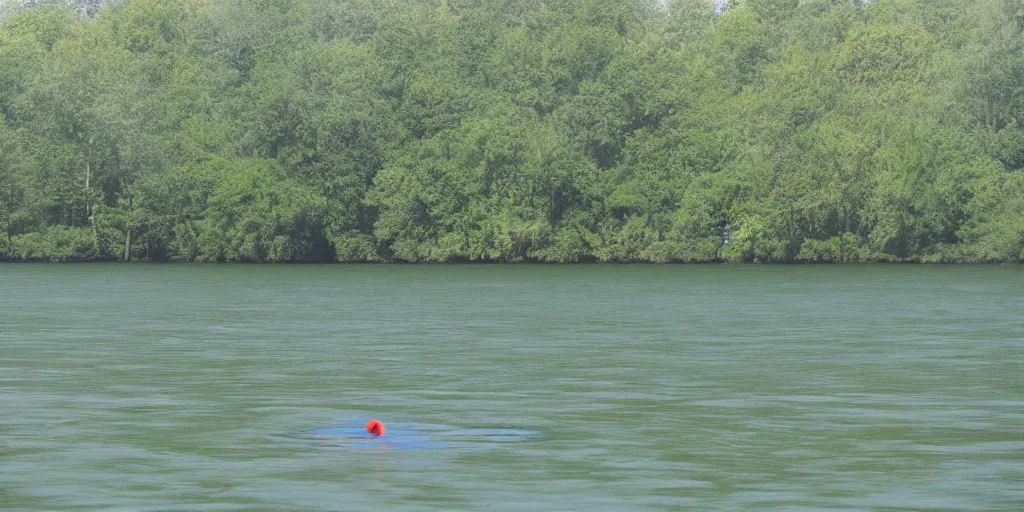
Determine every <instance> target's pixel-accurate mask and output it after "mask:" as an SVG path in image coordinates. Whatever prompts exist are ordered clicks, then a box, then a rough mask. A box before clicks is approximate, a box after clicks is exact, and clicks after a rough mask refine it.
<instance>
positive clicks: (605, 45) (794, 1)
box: [0, 0, 1024, 262]
mask: <svg viewBox="0 0 1024 512" xmlns="http://www.w3.org/2000/svg"><path fill="white" fill-rule="evenodd" d="M79 4H81V5H79ZM83 6H85V7H83ZM1022 168H1024V1H1022V0H874V1H871V2H860V1H850V0H799V1H798V0H738V1H737V0H731V1H728V2H724V3H721V4H720V5H718V4H716V3H714V2H712V1H710V0H669V1H668V2H662V1H656V0H131V1H121V2H116V3H109V2H108V3H105V4H103V3H101V2H98V1H97V0H91V1H82V2H65V1H51V2H47V1H45V0H39V1H33V2H22V5H19V6H15V7H11V6H8V9H7V10H6V11H4V13H3V14H2V18H0V228H2V229H3V230H4V233H3V234H2V235H0V259H6V260H43V261H84V260H151V261H196V262H203V261H240V262H301V261H340V262H360V261H401V262H454V261H496V262H517V261H538V262H581V261H602V262H605V261H607V262H713V261H736V262H741V261H742V262H858V261H890V262H1004V261H1021V260H1024V172H1022Z"/></svg>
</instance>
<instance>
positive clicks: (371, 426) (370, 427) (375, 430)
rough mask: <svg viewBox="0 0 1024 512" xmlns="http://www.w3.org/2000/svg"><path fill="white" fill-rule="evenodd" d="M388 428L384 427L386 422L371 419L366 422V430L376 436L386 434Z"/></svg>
mask: <svg viewBox="0 0 1024 512" xmlns="http://www.w3.org/2000/svg"><path fill="white" fill-rule="evenodd" d="M386 430H387V429H386V428H384V424H383V423H381V422H379V421H377V420H370V421H368V422H367V423H366V431H367V432H369V433H371V434H373V435H375V436H382V435H384V431H386Z"/></svg>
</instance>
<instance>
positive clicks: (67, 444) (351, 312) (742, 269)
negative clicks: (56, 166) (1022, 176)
mask: <svg viewBox="0 0 1024 512" xmlns="http://www.w3.org/2000/svg"><path fill="white" fill-rule="evenodd" d="M1022 297H1024V269H1022V268H1020V267H1016V266H987V267H980V266H979V267H974V266H963V267H945V266H941V267H939V266H936V267H929V266H811V267H800V266H785V267H777V266H598V265H590V266H587V265H580V266H539V265H538V266H527V265H523V266H491V265H480V266H343V265H333V266H243V265H223V266H200V265H192V266H189V265H14V264H9V265H0V509H3V510H24V511H37V510H40V511H41V510H147V511H148V510H154V511H155V510H161V511H164V510H260V511H262V510H267V511H269V510H310V511H312V510H360V511H362V510H367V508H368V507H375V508H377V509H380V510H510V511H511V510H523V511H527V510H529V511H533V510H581V511H582V510H586V511H592V510H609V511H612V510H615V511H621V510H704V511H707V510H721V511H737V510H786V511H791V510H792V511H801V510H866V511H868V510H869V511H896V510H900V511H906V510H929V511H952V510H957V511H975V510H1006V511H1011V510H1013V511H1017V510H1021V509H1024V343H1022V338H1024V306H1022V303H1021V299H1022ZM371 417H372V418H377V419H380V420H381V421H384V422H385V424H387V425H389V430H388V434H386V436H387V435H389V434H390V435H394V436H396V437H393V438H392V441H393V444H394V446H398V441H401V439H407V440H408V439H410V437H406V438H402V437H401V436H402V435H405V436H413V437H415V436H422V437H421V438H418V441H421V442H423V443H426V445H424V446H416V447H414V448H416V449H360V448H361V447H360V446H356V445H354V444H353V442H354V439H353V438H351V436H347V435H337V436H331V435H318V434H324V433H325V432H328V431H325V430H323V429H345V428H351V426H352V425H354V424H355V425H357V424H358V422H360V421H365V420H366V419H367V418H371ZM353 422H355V423H353ZM318 429H319V430H318ZM460 429H463V430H460ZM495 431H499V432H505V433H508V432H520V433H522V432H526V433H528V434H529V435H511V436H504V435H498V436H487V435H476V434H472V435H471V434H467V432H476V433H479V432H495ZM338 432H341V431H340V430H337V431H335V433H338ZM328 433H329V432H328ZM396 440H397V441H396ZM364 443H365V441H364ZM363 448H365V447H363Z"/></svg>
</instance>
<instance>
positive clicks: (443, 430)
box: [307, 420, 537, 450]
mask: <svg viewBox="0 0 1024 512" xmlns="http://www.w3.org/2000/svg"><path fill="white" fill-rule="evenodd" d="M365 425H366V420H349V421H345V422H343V423H341V424H340V425H338V426H334V427H324V428H315V429H312V430H309V431H307V433H308V434H309V435H311V436H314V437H318V438H323V439H331V440H341V441H345V442H346V443H345V444H346V446H348V447H350V448H382V449H391V450H426V449H437V448H453V447H460V446H461V447H466V446H476V445H479V444H481V443H508V442H515V441H520V440H522V439H524V438H528V437H531V436H535V435H537V432H536V431H533V430H522V429H513V428H462V427H452V426H448V425H430V424H424V423H388V424H387V431H386V432H385V433H384V435H381V436H375V435H373V434H371V433H369V432H367V431H366V426H365Z"/></svg>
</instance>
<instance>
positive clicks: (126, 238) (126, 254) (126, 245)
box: [124, 193, 132, 261]
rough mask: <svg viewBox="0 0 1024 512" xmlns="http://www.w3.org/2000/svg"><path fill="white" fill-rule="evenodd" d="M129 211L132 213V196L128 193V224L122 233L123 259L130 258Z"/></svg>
mask: <svg viewBox="0 0 1024 512" xmlns="http://www.w3.org/2000/svg"><path fill="white" fill-rule="evenodd" d="M131 213H132V196H131V194H130V193H129V194H128V223H129V226H128V228H127V229H125V233H124V261H131V260H132V253H131V250H132V227H131Z"/></svg>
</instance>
